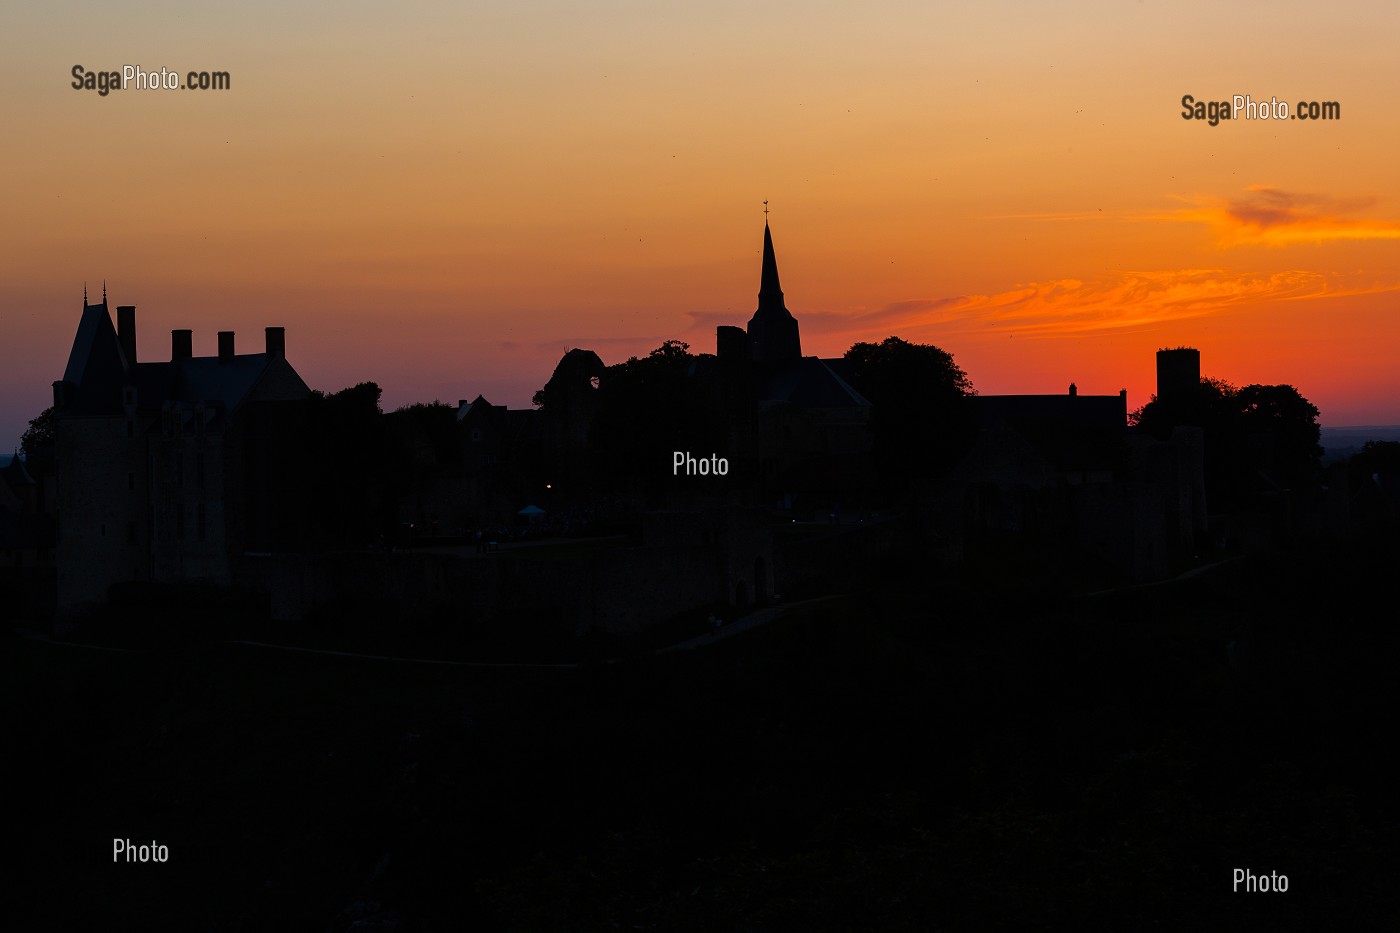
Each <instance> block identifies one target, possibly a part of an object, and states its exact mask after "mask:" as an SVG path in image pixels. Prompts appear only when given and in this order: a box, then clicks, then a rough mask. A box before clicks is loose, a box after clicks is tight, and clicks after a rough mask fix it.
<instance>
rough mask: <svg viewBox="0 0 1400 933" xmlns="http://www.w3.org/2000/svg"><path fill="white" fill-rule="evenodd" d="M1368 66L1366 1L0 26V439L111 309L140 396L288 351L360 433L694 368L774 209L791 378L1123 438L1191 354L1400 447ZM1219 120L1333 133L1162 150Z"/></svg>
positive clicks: (95, 10) (1399, 191)
mask: <svg viewBox="0 0 1400 933" xmlns="http://www.w3.org/2000/svg"><path fill="white" fill-rule="evenodd" d="M1397 45H1400V5H1397V4H1395V3H1394V2H1377V3H1363V4H1346V3H1329V4H1320V3H1315V2H1314V3H1307V4H1303V3H1286V2H1285V3H1279V2H1273V3H1268V4H1256V5H1250V6H1246V7H1244V8H1240V9H1233V10H1228V11H1220V10H1216V9H1214V8H1213V6H1212V5H1211V4H1205V3H1180V2H1173V3H1170V4H1165V3H1155V2H1138V3H1124V2H1111V3H1109V2H1104V3H1064V4H1054V5H1051V4H1041V3H1007V2H1002V3H995V2H993V3H977V4H957V5H948V4H929V3H925V2H917V3H914V2H910V3H894V2H883V0H879V2H866V3H862V4H851V3H841V4H834V3H821V2H813V0H805V2H801V3H764V4H754V3H742V4H739V3H727V2H715V0H708V2H705V3H696V4H669V3H656V2H608V3H591V4H585V3H574V2H569V3H562V2H551V3H521V2H514V3H510V4H504V3H499V4H497V3H491V4H488V3H475V4H460V3H433V2H406V3H396V4H393V5H390V4H379V3H353V2H352V3H300V4H296V5H295V8H294V9H288V8H286V5H284V4H282V3H273V2H252V3H241V4H230V3H222V4H217V5H207V6H206V5H205V4H201V3H191V2H179V3H165V2H145V3H132V4H122V5H120V6H119V5H115V4H106V3H96V2H90V3H72V2H70V3H62V2H59V3H42V4H40V3H32V4H30V3H10V4H6V6H5V7H4V9H3V11H0V81H2V82H3V84H0V88H2V89H0V116H2V117H3V120H0V125H2V126H3V129H4V132H3V133H0V171H3V176H0V177H2V178H3V180H2V181H0V205H3V212H2V213H0V216H3V221H4V222H3V224H0V320H2V321H3V324H4V328H3V332H2V333H3V337H2V338H0V340H2V341H3V343H0V347H2V348H3V349H0V442H3V444H4V445H6V446H8V445H11V444H12V443H14V442H17V439H18V437H19V434H20V432H21V431H22V430H23V428H24V426H25V424H26V422H27V421H28V419H29V418H30V417H32V416H33V415H35V414H37V413H38V412H39V411H41V410H42V409H43V408H45V407H46V406H47V405H48V404H49V403H50V401H51V394H52V393H51V389H50V384H51V383H52V382H53V380H54V379H56V378H58V377H59V376H60V375H61V374H62V371H63V367H64V364H65V362H66V359H67V354H68V350H69V347H70V345H71V343H72V339H73V333H74V330H75V328H76V325H77V321H78V316H79V312H80V310H81V304H80V303H81V297H82V287H83V284H84V282H86V283H87V285H88V287H89V289H90V290H91V292H92V293H93V295H94V296H96V295H97V294H99V293H100V291H101V287H102V281H103V279H104V278H105V279H106V280H107V281H108V283H109V292H110V300H111V303H112V304H113V305H116V304H135V305H136V306H137V322H138V331H139V347H140V355H141V357H142V358H143V359H168V358H169V351H170V337H169V333H170V330H171V329H172V328H183V327H189V328H193V329H194V331H195V352H196V353H198V354H211V353H213V352H214V343H215V333H216V332H217V331H219V330H235V331H237V332H238V341H239V344H238V345H239V349H240V350H241V351H244V352H254V351H256V350H259V349H261V343H262V338H261V334H262V328H263V327H264V326H266V325H281V326H285V327H286V328H287V353H288V358H289V359H290V360H291V361H292V363H293V364H294V365H295V366H296V367H297V368H298V370H300V372H301V373H302V375H303V376H304V377H305V378H306V380H307V382H308V383H309V384H311V385H312V386H313V387H316V388H321V389H326V390H335V389H339V388H342V387H344V386H346V385H350V384H353V383H356V382H360V381H364V380H374V381H376V382H378V383H379V384H380V385H381V386H383V388H384V402H385V407H386V408H393V407H397V406H399V405H403V404H408V403H411V402H416V401H431V400H433V399H442V400H444V401H453V402H455V401H456V400H457V399H458V398H471V397H474V396H475V395H476V394H477V393H479V392H480V393H484V394H485V395H486V396H487V397H488V398H489V399H491V400H492V401H493V402H496V403H498V404H500V403H508V404H510V405H512V406H526V405H528V404H529V398H530V396H531V394H532V393H533V392H534V390H535V389H537V388H539V387H540V386H542V385H543V384H544V382H545V381H546V380H547V379H548V377H549V374H550V372H551V371H552V369H553V366H554V364H555V362H557V360H558V357H559V356H560V355H561V354H562V352H563V351H564V350H565V349H567V348H569V347H588V348H591V349H594V350H596V351H597V352H598V353H599V355H600V356H602V357H603V359H604V361H605V362H609V363H612V362H618V361H620V360H622V359H625V358H626V357H627V356H629V355H634V354H642V353H645V352H646V351H647V350H649V349H651V348H652V347H655V346H657V345H659V344H660V343H661V342H662V341H663V340H666V339H668V338H672V337H678V338H681V339H684V340H687V341H689V342H690V343H691V345H692V348H693V349H695V350H703V351H706V352H713V348H714V327H715V325H716V324H720V323H734V324H743V323H744V322H746V321H747V319H748V318H749V316H750V315H751V314H752V313H753V310H754V308H755V307H756V306H757V291H758V280H759V257H760V248H761V244H762V228H763V214H762V213H761V211H762V202H763V200H764V199H765V198H766V199H768V200H769V201H770V208H771V211H772V213H771V214H770V215H769V217H770V219H771V223H772V228H773V236H774V242H775V246H776V249H777V254H778V262H779V268H780V270H781V273H782V281H783V287H784V290H785V292H786V298H787V306H788V308H789V309H790V310H791V311H792V312H793V313H794V314H795V315H796V316H797V317H798V319H799V321H800V322H801V326H802V339H803V349H804V352H806V353H808V354H820V355H839V354H840V353H842V352H843V351H844V350H845V349H846V348H847V347H849V346H850V344H851V343H852V342H854V341H857V340H880V339H883V338H884V337H886V336H889V335H891V334H897V335H899V336H902V337H904V338H906V339H910V340H917V341H921V342H929V343H936V344H938V345H939V346H941V347H943V348H944V349H946V350H949V351H950V352H952V353H953V355H954V357H955V358H956V359H957V361H958V362H959V363H960V364H961V365H962V366H963V368H964V369H965V370H967V372H968V374H969V375H970V376H971V378H972V380H973V382H974V384H975V385H976V386H977V388H978V390H979V391H981V392H982V393H984V394H1000V393H1018V392H1061V391H1064V390H1065V388H1066V387H1067V386H1068V384H1069V383H1070V382H1071V381H1073V382H1076V383H1077V384H1078V386H1079V390H1080V391H1081V392H1083V393H1091V394H1108V393H1116V392H1117V391H1118V390H1119V389H1120V388H1126V389H1127V390H1128V395H1129V406H1130V407H1131V408H1136V407H1137V406H1138V405H1140V404H1142V403H1143V402H1146V401H1147V400H1148V398H1149V396H1150V394H1151V392H1152V391H1153V388H1154V385H1153V381H1154V373H1153V359H1152V353H1153V351H1154V350H1156V349H1157V348H1159V347H1163V346H1177V345H1182V344H1189V345H1192V346H1196V347H1199V348H1200V349H1201V351H1202V368H1203V370H1204V372H1205V373H1206V374H1208V375H1212V376H1216V377H1219V378H1223V379H1226V380H1229V381H1231V382H1234V383H1237V384H1246V383H1251V382H1260V383H1276V382H1288V383H1292V384H1293V385H1295V386H1297V387H1298V389H1299V390H1300V391H1302V393H1303V394H1304V395H1306V396H1307V397H1308V398H1310V399H1311V400H1312V401H1313V402H1314V403H1315V404H1317V405H1318V407H1319V408H1321V409H1322V420H1323V423H1324V424H1325V425H1329V426H1339V425H1346V424H1394V423H1400V366H1397V365H1396V357H1397V351H1398V350H1400V261H1397V259H1400V173H1397V171H1396V169H1395V165H1396V160H1397V153H1400V109H1397V104H1400V56H1397V55H1396V54H1395V48H1396V47H1397ZM75 64H82V65H83V66H84V67H85V68H87V69H88V70H103V69H112V70H120V68H121V66H122V65H124V64H132V65H137V64H139V65H140V66H141V67H142V68H143V69H144V70H150V69H153V68H155V69H158V68H159V67H161V66H165V67H168V68H171V69H173V70H178V71H179V72H181V73H184V72H186V71H189V70H221V71H228V72H230V74H231V77H232V89H231V90H229V91H226V92H215V91H207V92H185V91H157V92H150V91H138V90H127V91H123V92H117V93H113V94H110V95H108V96H107V97H100V96H98V94H96V93H95V92H90V91H78V90H74V89H73V88H71V87H70V83H71V81H72V77H71V74H70V72H71V69H72V67H73V65H75ZM1236 93H1240V94H1249V95H1251V96H1252V97H1253V98H1255V99H1256V100H1257V99H1260V98H1263V99H1265V100H1267V99H1269V98H1270V97H1274V96H1276V97H1277V98H1278V99H1280V100H1285V101H1289V102H1296V101H1299V100H1317V101H1338V102H1339V103H1340V104H1341V112H1342V119H1341V120H1340V121H1335V122H1302V121H1284V122H1278V121H1270V122H1262V121H1255V122H1233V123H1221V124H1220V125H1218V126H1214V127H1211V126H1208V125H1207V124H1206V123H1204V122H1197V121H1194V120H1192V121H1187V120H1183V119H1182V117H1181V105H1180V100H1181V97H1182V95H1183V94H1193V95H1194V96H1195V97H1197V98H1198V99H1203V100H1217V99H1228V98H1229V97H1230V96H1231V95H1233V94H1236ZM12 439H13V440H12Z"/></svg>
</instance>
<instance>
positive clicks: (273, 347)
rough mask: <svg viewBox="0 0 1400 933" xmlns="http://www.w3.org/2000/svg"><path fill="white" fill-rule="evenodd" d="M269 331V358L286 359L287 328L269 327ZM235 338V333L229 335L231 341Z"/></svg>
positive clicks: (267, 329) (267, 331)
mask: <svg viewBox="0 0 1400 933" xmlns="http://www.w3.org/2000/svg"><path fill="white" fill-rule="evenodd" d="M265 332H266V333H267V358H268V359H270V360H284V359H286V358H287V328H285V327H268V328H266V330H265ZM232 340H233V335H232V334H230V335H229V342H230V343H231V342H232Z"/></svg>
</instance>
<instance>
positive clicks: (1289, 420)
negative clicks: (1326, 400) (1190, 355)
mask: <svg viewBox="0 0 1400 933" xmlns="http://www.w3.org/2000/svg"><path fill="white" fill-rule="evenodd" d="M1317 418H1318V410H1317V406H1315V405H1313V404H1312V403H1311V402H1309V401H1308V400H1307V399H1306V398H1304V397H1303V395H1302V393H1300V392H1299V391H1298V390H1297V389H1295V388H1294V387H1293V386H1291V385H1247V386H1244V387H1243V388H1236V387H1235V386H1232V385H1230V384H1229V383H1227V382H1224V381H1223V380H1219V379H1209V378H1202V379H1201V381H1200V384H1199V385H1198V386H1197V387H1196V388H1195V390H1194V391H1190V392H1185V393H1181V394H1180V395H1174V396H1171V397H1168V398H1165V399H1163V398H1158V397H1156V396H1153V398H1152V400H1151V401H1150V402H1148V403H1147V404H1146V405H1144V406H1143V407H1142V408H1141V409H1139V410H1138V411H1136V412H1134V413H1133V415H1132V421H1133V422H1134V423H1135V424H1136V425H1137V427H1138V429H1139V430H1142V431H1146V432H1147V433H1149V434H1151V435H1153V436H1154V437H1158V438H1161V439H1165V438H1167V437H1169V436H1170V435H1171V432H1172V430H1173V429H1175V428H1176V427H1177V426H1180V425H1186V426H1194V427H1198V428H1200V429H1201V431H1202V433H1203V435H1204V442H1205V458H1206V462H1205V470H1206V495H1207V497H1208V498H1209V500H1210V503H1211V508H1212V509H1213V510H1230V509H1235V508H1240V507H1245V506H1248V505H1250V504H1251V503H1253V502H1255V501H1256V500H1257V499H1258V498H1259V497H1260V496H1261V495H1263V494H1265V493H1267V492H1268V491H1270V490H1274V491H1277V490H1282V489H1287V490H1292V491H1296V492H1309V491H1312V490H1315V489H1316V488H1317V487H1318V484H1319V482H1320V480H1321V468H1320V460H1321V457H1322V447H1321V446H1320V444H1319V440H1320V438H1321V428H1320V427H1319V425H1318V423H1317Z"/></svg>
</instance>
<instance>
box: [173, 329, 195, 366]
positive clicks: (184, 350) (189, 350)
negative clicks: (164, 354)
mask: <svg viewBox="0 0 1400 933" xmlns="http://www.w3.org/2000/svg"><path fill="white" fill-rule="evenodd" d="M192 356H194V331H190V330H172V331H171V332H170V361H171V362H172V363H178V362H179V361H180V360H187V359H189V358H190V357H192Z"/></svg>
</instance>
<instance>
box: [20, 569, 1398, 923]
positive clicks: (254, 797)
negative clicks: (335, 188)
mask: <svg viewBox="0 0 1400 933" xmlns="http://www.w3.org/2000/svg"><path fill="white" fill-rule="evenodd" d="M1396 567H1397V553H1396V551H1395V549H1394V544H1393V543H1390V544H1387V545H1385V546H1384V547H1382V546H1380V545H1373V546H1369V547H1362V546H1357V547H1356V548H1354V549H1349V550H1347V551H1345V552H1337V551H1333V552H1330V553H1327V554H1324V555H1311V556H1308V557H1306V558H1304V557H1301V556H1297V555H1295V556H1291V557H1287V558H1278V559H1275V560H1273V561H1252V562H1240V563H1235V564H1231V565H1229V566H1226V567H1222V568H1219V569H1217V570H1215V571H1213V572H1211V573H1208V574H1204V575H1202V576H1201V577H1198V578H1196V579H1193V580H1190V581H1185V582H1181V583H1177V584H1172V585H1168V586H1160V587H1153V588H1147V589H1140V590H1133V591H1127V592H1121V593H1115V594H1106V595H1099V596H1092V597H1073V596H1070V595H1068V594H1065V593H1063V592H1060V591H1059V590H1058V588H1057V587H1056V586H1054V585H1053V584H1049V583H1042V584H1021V585H1018V586H1000V587H995V588H984V589H982V590H974V589H972V588H969V587H968V586H965V585H960V584H957V583H955V582H938V581H929V580H927V579H925V578H924V577H923V576H922V575H921V574H920V573H919V572H918V568H911V569H910V570H909V572H908V573H906V574H899V575H896V576H895V578H894V579H890V580H883V581H878V582H877V583H876V584H874V585H872V592H871V593H869V594H865V595H861V596H853V597H851V598H849V599H847V600H844V601H841V602H838V603H830V604H826V605H824V606H822V607H820V608H816V609H809V610H808V611H806V612H798V613H795V614H794V615H793V616H790V617H786V618H783V619H781V620H779V621H777V622H775V623H772V624H770V625H768V626H766V627H763V628H760V629H756V630H754V631H752V632H749V633H747V634H744V635H742V636H739V637H735V638H732V639H728V640H725V641H722V642H720V643H718V644H715V645H713V646H710V647H708V648H705V649H702V650H699V651H690V652H677V653H673V654H667V655H661V656H655V657H649V658H647V659H644V660H637V661H631V662H626V663H619V664H599V665H592V666H585V667H582V668H559V669H522V668H476V667H454V666H435V665H422V664H401V663H391V662H380V661H368V660H362V659H353V658H346V657H339V656H325V655H313V654H302V653H287V652H277V651H271V650H267V649H258V648H252V647H246V646H236V645H230V644H225V643H208V644H203V645H198V644H194V645H183V646H180V647H178V648H171V649H169V650H164V651H161V650H154V651H152V650H148V651H141V652H131V653H127V652H117V651H106V650H92V649H83V648H77V647H72V646H65V645H54V644H49V643H45V642H39V641H30V640H26V639H20V638H11V639H9V640H8V642H7V643H6V644H5V646H4V685H5V686H4V691H5V694H4V704H5V716H6V719H7V721H8V726H7V728H6V745H7V749H6V756H5V759H6V771H7V772H9V776H10V777H11V778H13V779H14V780H8V779H7V782H6V783H7V784H8V786H9V787H10V791H9V801H8V803H9V809H10V812H11V814H12V820H14V821H15V824H16V825H18V826H19V827H20V832H19V833H18V834H15V835H14V836H12V839H11V841H12V843H13V844H14V845H15V847H16V849H17V851H19V852H20V853H22V858H21V859H20V865H19V869H18V873H17V874H16V875H14V876H13V882H14V888H13V891H14V892H16V893H15V894H12V895H11V897H10V900H11V903H10V904H9V905H7V908H8V911H7V912H9V913H11V914H15V913H18V914H19V916H20V920H21V921H22V924H21V925H20V926H17V927H15V928H16V929H124V928H135V929H165V928H169V929H192V930H264V929H298V930H329V931H340V930H352V929H353V930H376V929H378V930H388V929H396V930H401V931H414V930H424V931H429V930H458V929H482V930H491V929H503V930H566V929H569V930H594V929H598V930H613V929H618V930H696V931H702V930H703V931H711V930H748V931H788V930H792V931H797V930H802V931H809V930H852V929H854V930H859V929H870V930H939V929H949V930H996V929H1009V928H1024V927H1039V928H1047V929H1048V928H1069V929H1115V930H1138V929H1164V930H1175V929H1203V930H1205V929H1235V930H1239V929H1271V930H1272V929H1387V928H1393V927H1394V926H1395V924H1396V923H1397V922H1400V907H1398V906H1397V904H1398V903H1400V900H1398V899H1397V895H1396V891H1397V889H1400V884H1397V878H1400V806H1397V799H1396V794H1395V790H1394V788H1395V787H1396V785H1397V778H1400V775H1398V774H1397V766H1396V764H1395V763H1394V761H1395V759H1394V756H1392V755H1390V754H1389V746H1390V744H1391V743H1392V742H1393V735H1394V729H1393V722H1394V714H1395V712H1396V710H1397V704H1396V686H1395V673H1394V672H1395V670H1396V668H1397V662H1398V661H1400V650H1397V644H1398V643H1400V640H1398V638H1397V634H1396V632H1395V613H1394V609H1395V601H1394V589H1393V580H1394V578H1395V576H1394V574H1395V570H1396ZM114 837H120V838H124V839H130V840H131V841H132V843H133V844H139V843H143V842H147V843H148V842H149V841H150V840H152V839H154V840H156V841H158V842H160V843H162V844H165V845H167V846H168V847H169V852H170V858H169V861H168V862H166V863H164V864H125V863H119V864H113V863H112V840H113V838H114ZM1234 868H1247V869H1250V870H1252V871H1253V872H1254V873H1255V874H1265V875H1267V874H1268V873H1269V872H1278V873H1282V874H1286V875H1287V876H1288V879H1289V883H1290V888H1289V891H1288V892H1287V893H1286V894H1244V893H1237V894H1232V893H1231V878H1232V874H1231V872H1232V869H1234Z"/></svg>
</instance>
